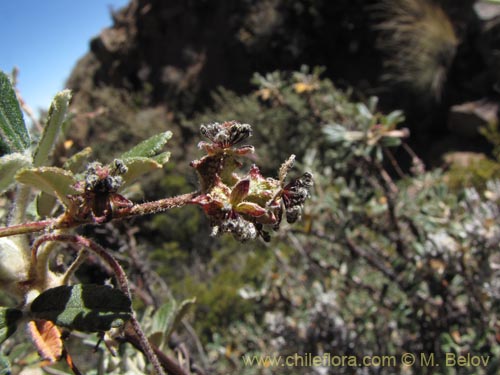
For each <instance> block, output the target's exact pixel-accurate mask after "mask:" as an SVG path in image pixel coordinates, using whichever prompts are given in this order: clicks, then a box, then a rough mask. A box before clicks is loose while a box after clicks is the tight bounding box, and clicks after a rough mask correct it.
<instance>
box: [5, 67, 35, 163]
mask: <svg viewBox="0 0 500 375" xmlns="http://www.w3.org/2000/svg"><path fill="white" fill-rule="evenodd" d="M29 146H30V136H29V133H28V130H27V129H26V125H25V123H24V118H23V114H22V112H21V107H20V106H19V102H18V101H17V97H16V93H15V91H14V88H13V87H12V83H11V82H10V79H9V77H7V75H6V74H5V73H4V72H2V71H0V151H3V152H5V153H12V152H20V151H24V150H26V149H27V148H28V147H29Z"/></svg>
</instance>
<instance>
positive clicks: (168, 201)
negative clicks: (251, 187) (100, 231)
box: [0, 192, 199, 237]
mask: <svg viewBox="0 0 500 375" xmlns="http://www.w3.org/2000/svg"><path fill="white" fill-rule="evenodd" d="M198 194H199V193H198V192H193V193H188V194H183V195H179V196H176V197H171V198H165V199H160V200H157V201H153V202H146V203H141V204H136V205H134V206H132V207H130V208H124V209H119V210H116V211H115V212H113V215H112V218H111V220H121V219H126V218H129V217H133V216H142V215H149V214H156V213H159V212H163V211H167V210H170V209H172V208H177V207H182V206H185V205H187V204H189V203H190V202H191V200H192V199H193V198H194V197H196V195H198ZM85 224H96V223H95V221H93V220H92V219H91V218H89V219H88V220H85V221H75V220H73V218H71V217H70V216H69V215H67V214H63V215H61V216H60V217H59V218H56V219H49V220H41V221H35V222H30V223H23V224H18V225H12V226H8V227H4V228H0V237H9V236H14V235H18V234H26V233H35V232H40V231H42V230H44V229H47V228H50V229H69V228H75V227H78V226H82V225H85Z"/></svg>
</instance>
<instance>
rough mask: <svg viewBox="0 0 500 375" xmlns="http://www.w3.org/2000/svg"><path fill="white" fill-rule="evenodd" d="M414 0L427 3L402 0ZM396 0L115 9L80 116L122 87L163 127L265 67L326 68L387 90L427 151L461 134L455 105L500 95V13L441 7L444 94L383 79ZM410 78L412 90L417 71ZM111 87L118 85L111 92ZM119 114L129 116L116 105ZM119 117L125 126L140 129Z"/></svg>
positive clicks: (84, 62)
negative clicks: (445, 47) (385, 29)
mask: <svg viewBox="0 0 500 375" xmlns="http://www.w3.org/2000/svg"><path fill="white" fill-rule="evenodd" d="M413 1H422V0H401V1H400V2H403V3H409V4H412V2H413ZM393 3H396V0H335V1H331V0H317V1H311V0H260V1H252V0H241V1H223V0H188V1H176V0H131V2H130V4H129V5H128V6H127V7H126V8H125V9H122V10H120V11H118V12H116V13H115V14H114V15H113V18H114V25H113V27H111V28H109V29H106V30H104V31H103V32H102V33H101V35H99V36H98V37H97V38H95V39H93V40H92V41H91V43H90V52H89V53H88V54H87V55H86V56H85V57H83V58H82V59H81V60H80V62H79V63H78V65H77V66H76V67H75V69H74V71H73V73H72V75H71V77H70V79H69V80H68V86H69V88H71V89H73V90H74V91H75V98H74V103H75V106H76V107H77V108H78V109H79V110H80V111H87V112H88V111H95V110H96V107H99V106H104V107H110V106H111V105H112V104H113V103H115V102H116V101H120V99H119V98H115V99H113V100H111V99H109V100H108V99H106V98H107V97H108V96H109V95H112V96H113V95H114V96H115V97H116V96H120V95H121V94H116V93H115V91H116V90H117V91H116V92H118V93H120V92H121V93H123V92H126V93H127V96H130V95H132V97H133V98H132V99H131V100H129V102H128V103H126V105H127V107H128V108H127V110H126V111H128V112H130V103H132V104H134V105H137V107H138V108H139V109H138V110H140V109H141V108H146V107H153V108H159V107H161V108H162V110H161V111H159V112H161V113H162V115H161V116H162V118H161V119H159V120H158V121H157V122H159V123H161V122H162V121H164V120H165V119H167V118H168V119H175V118H176V116H178V115H179V114H182V115H186V116H190V115H191V114H193V113H194V112H196V111H199V110H201V109H203V108H204V107H205V106H207V105H209V104H210V93H211V92H212V91H213V90H215V89H216V88H217V87H220V86H223V87H225V88H227V89H230V90H233V91H236V92H237V93H240V94H244V93H247V92H248V91H249V90H250V88H251V86H250V79H251V77H252V74H253V73H254V72H260V73H267V72H270V71H274V70H277V69H279V70H297V69H299V67H300V66H301V65H302V64H307V65H310V66H316V65H320V66H324V67H326V70H325V75H326V76H327V77H328V78H331V79H332V80H333V81H334V82H335V83H336V84H337V85H338V86H340V87H343V86H351V87H354V88H356V89H359V92H362V93H363V95H367V94H368V95H377V96H379V97H380V98H381V104H382V106H385V108H386V109H393V108H402V109H403V110H405V112H406V114H407V120H408V124H407V125H409V126H410V128H412V130H413V131H414V133H417V138H418V140H417V142H420V143H421V144H423V145H425V146H424V148H427V146H428V142H429V140H436V139H437V138H442V137H446V136H447V134H449V132H450V127H451V128H452V127H453V124H449V123H448V121H447V115H448V109H449V108H450V107H451V106H452V105H455V104H460V103H464V102H467V101H475V100H480V99H483V98H485V97H488V96H491V95H493V96H494V95H496V94H497V93H496V91H495V87H497V86H499V84H498V71H500V70H499V69H497V67H498V57H497V56H496V55H495V54H494V53H493V52H494V51H495V50H496V47H495V46H496V45H497V44H498V43H497V40H498V38H496V37H495V33H494V31H496V30H497V29H498V25H499V24H500V22H499V20H500V16H496V18H495V17H493V18H488V19H487V20H483V19H482V18H481V17H480V15H478V14H477V13H475V12H474V10H473V6H474V1H472V0H463V1H451V0H442V1H440V2H439V4H440V5H441V7H442V8H443V9H444V13H443V17H449V18H450V21H451V23H452V24H453V29H454V32H455V33H456V41H457V42H456V50H454V51H450V53H449V54H448V55H447V56H448V57H449V58H450V59H449V61H448V60H447V61H446V64H444V66H445V67H446V70H445V71H444V72H443V73H442V74H444V75H446V77H445V78H443V82H444V84H443V85H442V92H441V93H440V94H439V95H435V93H431V92H429V93H427V92H425V91H420V92H415V91H412V87H408V85H405V86H398V85H393V86H391V85H390V84H388V83H387V82H384V83H381V81H380V80H379V78H380V77H382V76H383V75H384V74H385V73H386V72H384V71H383V68H384V64H383V61H384V60H383V59H384V58H387V51H383V50H381V49H380V48H379V46H380V43H379V42H380V35H381V34H380V33H377V28H376V27H374V25H375V24H376V23H377V22H380V19H377V17H374V14H376V12H374V11H373V9H375V8H376V7H377V6H380V4H385V6H387V5H388V6H389V9H390V8H391V6H392V5H393ZM429 3H432V4H434V3H433V2H431V1H429ZM415 4H416V3H415ZM415 8H418V7H415ZM417 18H418V17H417ZM435 19H437V20H438V21H437V22H439V17H437V18H436V17H435ZM432 22H434V21H431V23H432ZM424 25H425V22H424ZM418 27H419V28H421V26H420V24H419V25H418ZM429 28H430V29H431V30H432V29H433V26H432V25H430V26H429ZM420 31H421V30H419V32H420ZM411 34H412V33H411V32H410V33H408V35H411ZM421 34H422V35H424V36H425V35H426V33H425V31H424V32H422V33H421ZM485 36H486V37H485ZM453 37H454V38H455V36H453ZM423 39H425V37H424V38H423ZM423 43H424V44H423V47H424V48H429V47H428V43H427V42H423ZM425 43H427V44H425ZM403 44H404V41H403ZM450 45H451V46H452V47H453V48H455V44H454V43H451V44H450ZM396 46H397V45H396ZM418 47H419V46H417V47H416V48H418ZM435 48H437V49H439V46H438V47H435ZM436 56H438V57H439V56H440V54H436ZM438 57H436V58H438ZM448 57H446V58H448ZM389 58H390V56H389ZM396 58H397V56H396ZM439 58H440V57H439ZM435 65H436V66H439V63H436V64H435ZM417 71H418V69H417ZM393 73H394V72H393ZM440 74H441V73H440ZM393 75H395V76H396V77H397V75H398V72H396V74H393ZM418 80H419V77H415V81H416V82H417V81H418ZM406 81H409V82H410V86H411V82H412V80H411V77H410V79H409V80H408V78H406ZM104 89H106V90H108V91H109V92H108V93H104V94H103V93H102V90H104ZM497 89H498V88H497ZM110 90H111V91H110ZM113 90H115V91H113ZM103 98H105V99H103ZM138 98H139V99H138ZM436 98H437V99H436ZM122 102H123V101H122ZM124 104H125V103H124ZM111 112H113V109H111ZM115 112H116V115H117V116H118V115H119V114H120V111H119V110H117V109H116V108H115ZM134 116H135V115H134ZM134 116H132V117H134ZM135 117H137V116H135ZM139 117H140V116H139ZM116 119H117V120H119V121H118V122H119V123H123V124H122V126H134V124H133V122H131V121H128V120H123V119H118V117H116ZM97 122H98V123H99V124H97V125H95V124H94V125H92V124H90V128H93V129H94V130H86V131H84V132H83V133H84V134H83V135H81V136H82V137H83V136H85V135H86V136H88V135H89V134H90V133H92V132H97V133H99V132H105V131H106V129H108V128H107V127H106V126H105V125H102V124H101V122H100V121H99V120H97ZM109 122H115V123H116V121H108V123H109ZM447 123H448V125H447ZM82 126H83V125H82ZM113 126H114V125H113ZM84 127H86V128H87V127H88V126H87V125H85V126H84ZM96 128H97V130H96ZM180 130H181V132H184V133H185V132H186V129H180ZM151 131H153V130H151ZM79 132H80V133H81V129H80V130H79ZM89 132H90V133H89ZM140 132H142V130H141V131H140ZM140 132H139V133H140ZM132 133H133V132H132ZM146 133H148V130H146ZM83 139H85V138H83Z"/></svg>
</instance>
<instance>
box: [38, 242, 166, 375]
mask: <svg viewBox="0 0 500 375" xmlns="http://www.w3.org/2000/svg"><path fill="white" fill-rule="evenodd" d="M48 241H58V242H69V243H72V244H76V245H81V246H84V247H86V248H87V249H89V250H90V251H92V252H94V253H95V254H97V255H98V256H99V257H100V258H101V259H102V260H103V261H105V262H106V263H107V264H108V265H109V266H110V267H111V268H112V269H113V272H114V274H115V277H116V281H117V284H118V286H119V288H120V290H121V291H122V292H123V293H124V294H125V295H126V296H127V297H128V298H129V299H131V298H132V297H131V295H130V288H129V286H128V281H127V275H126V274H125V271H124V270H123V268H122V267H121V265H120V263H118V262H117V261H116V259H115V258H113V256H112V255H111V254H109V252H108V251H107V250H106V249H105V248H104V247H102V246H101V245H99V244H97V243H96V242H94V241H92V240H89V239H88V238H85V237H82V236H78V235H71V234H47V235H45V236H41V237H40V238H39V239H38V240H36V241H35V243H34V244H33V248H32V253H31V256H32V260H33V264H34V265H36V260H37V252H38V249H39V248H40V246H41V245H42V244H43V243H45V242H48ZM130 322H131V324H132V327H133V329H134V331H135V337H136V339H137V340H138V342H139V344H140V347H141V348H142V351H143V352H144V354H145V355H146V357H147V358H148V360H149V361H150V362H151V364H152V365H153V367H154V369H155V372H156V374H158V375H165V372H164V371H163V367H162V366H161V364H160V361H159V360H158V357H157V355H156V354H155V352H154V350H153V349H152V347H151V344H150V342H149V340H148V339H147V337H146V335H145V334H144V332H143V330H142V328H141V326H140V324H139V322H138V321H137V318H136V316H135V312H134V311H133V313H132V317H131V318H130Z"/></svg>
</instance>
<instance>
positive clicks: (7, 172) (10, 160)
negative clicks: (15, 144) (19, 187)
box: [0, 152, 31, 194]
mask: <svg viewBox="0 0 500 375" xmlns="http://www.w3.org/2000/svg"><path fill="white" fill-rule="evenodd" d="M30 165H31V157H29V156H27V155H25V154H21V153H17V152H16V153H14V154H8V155H4V156H2V157H1V158H0V194H1V193H3V192H5V191H6V190H8V189H9V188H10V186H11V185H12V184H13V183H14V177H15V175H16V173H17V172H19V171H20V170H21V169H23V168H26V167H29V166H30Z"/></svg>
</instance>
